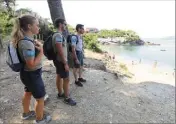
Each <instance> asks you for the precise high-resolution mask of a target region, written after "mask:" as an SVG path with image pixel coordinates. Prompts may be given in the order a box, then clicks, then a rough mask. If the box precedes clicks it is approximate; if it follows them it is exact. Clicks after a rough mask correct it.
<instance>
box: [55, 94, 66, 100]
mask: <svg viewBox="0 0 176 124" xmlns="http://www.w3.org/2000/svg"><path fill="white" fill-rule="evenodd" d="M57 98H59V99H62V98H65V95H64V93H63V94H61V95H60V94H59V93H58V94H57Z"/></svg>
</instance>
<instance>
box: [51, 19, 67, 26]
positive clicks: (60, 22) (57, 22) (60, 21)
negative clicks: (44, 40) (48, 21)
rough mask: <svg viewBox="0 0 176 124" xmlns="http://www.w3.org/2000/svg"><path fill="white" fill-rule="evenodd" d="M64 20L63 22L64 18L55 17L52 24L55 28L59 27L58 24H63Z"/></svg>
mask: <svg viewBox="0 0 176 124" xmlns="http://www.w3.org/2000/svg"><path fill="white" fill-rule="evenodd" d="M64 22H65V19H61V18H56V19H55V21H54V26H55V27H56V28H57V27H59V24H63V23H64Z"/></svg>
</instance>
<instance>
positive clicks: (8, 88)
mask: <svg viewBox="0 0 176 124" xmlns="http://www.w3.org/2000/svg"><path fill="white" fill-rule="evenodd" d="M101 57H102V56H100V55H98V54H93V55H92V53H87V54H86V60H85V71H84V77H85V78H86V79H87V82H86V83H85V84H84V86H83V87H82V88H80V87H77V86H75V84H74V83H73V75H72V73H71V75H70V77H71V90H70V92H71V96H72V97H73V99H75V100H76V101H77V106H73V107H71V106H68V105H66V104H64V103H63V100H61V99H57V98H56V94H57V90H56V86H55V69H54V67H53V65H52V63H51V62H49V61H45V62H44V67H43V79H44V81H45V86H46V91H47V93H48V94H49V101H47V103H46V106H45V110H46V111H47V112H48V113H50V114H51V115H52V119H53V120H52V122H51V123H175V87H174V86H172V85H169V84H162V83H160V82H151V81H150V82H149V81H146V82H140V83H138V84H133V83H129V82H128V83H127V82H125V80H124V78H129V80H130V77H128V76H125V75H123V74H120V72H118V73H114V72H113V73H112V72H111V71H110V70H109V68H108V67H107V66H108V64H107V63H106V64H104V61H100V59H102V58H101ZM95 58H96V59H95ZM22 95H23V85H22V83H21V82H20V80H19V75H18V73H13V72H12V71H11V70H10V69H9V68H8V67H7V66H6V64H5V63H4V62H2V58H1V65H0V123H31V122H32V120H29V121H22V120H21V119H20V115H21V111H22V107H21V97H22ZM33 102H34V100H32V102H31V104H32V107H31V108H33V105H34V103H33Z"/></svg>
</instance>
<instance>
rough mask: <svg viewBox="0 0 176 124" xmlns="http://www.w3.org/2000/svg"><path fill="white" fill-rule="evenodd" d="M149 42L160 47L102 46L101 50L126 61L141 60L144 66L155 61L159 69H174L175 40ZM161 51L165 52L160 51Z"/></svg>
mask: <svg viewBox="0 0 176 124" xmlns="http://www.w3.org/2000/svg"><path fill="white" fill-rule="evenodd" d="M150 42H153V43H159V44H161V46H117V45H104V46H101V48H102V49H103V50H106V51H108V52H109V53H111V54H114V55H116V56H117V57H118V56H122V57H124V59H127V60H131V61H139V60H140V59H141V61H142V63H145V64H153V63H154V62H155V61H157V62H158V64H157V65H158V66H160V67H164V68H170V69H175V40H173V39H172V40H161V39H153V40H151V39H150ZM161 49H164V50H166V51H161Z"/></svg>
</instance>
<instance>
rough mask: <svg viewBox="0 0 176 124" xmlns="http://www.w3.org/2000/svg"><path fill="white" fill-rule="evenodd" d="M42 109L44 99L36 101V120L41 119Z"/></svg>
mask: <svg viewBox="0 0 176 124" xmlns="http://www.w3.org/2000/svg"><path fill="white" fill-rule="evenodd" d="M43 109H44V99H43V98H41V99H36V104H35V112H36V120H42V119H43Z"/></svg>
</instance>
